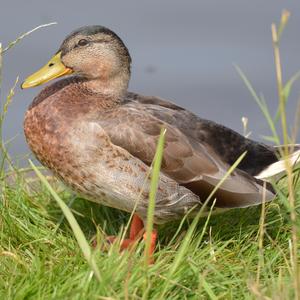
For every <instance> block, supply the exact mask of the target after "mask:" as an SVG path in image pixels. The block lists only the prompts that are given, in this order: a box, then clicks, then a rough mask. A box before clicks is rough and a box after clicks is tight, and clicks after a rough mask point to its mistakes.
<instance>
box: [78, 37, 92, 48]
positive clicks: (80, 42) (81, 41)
mask: <svg viewBox="0 0 300 300" xmlns="http://www.w3.org/2000/svg"><path fill="white" fill-rule="evenodd" d="M88 43H89V41H88V40H86V39H81V40H79V41H78V43H77V45H78V46H81V47H82V46H85V45H87V44H88Z"/></svg>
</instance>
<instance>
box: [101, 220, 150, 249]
mask: <svg viewBox="0 0 300 300" xmlns="http://www.w3.org/2000/svg"><path fill="white" fill-rule="evenodd" d="M143 230H144V222H143V221H142V220H141V218H140V217H139V216H138V215H136V214H135V215H133V217H132V221H131V224H130V230H129V239H124V240H123V241H122V243H121V245H120V250H125V249H128V248H130V247H131V246H132V245H133V244H134V243H135V242H136V241H138V240H139V239H140V238H141V237H142V232H143ZM115 240H116V237H115V236H109V237H107V241H108V242H110V243H113V242H115Z"/></svg>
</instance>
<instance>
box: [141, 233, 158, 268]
mask: <svg viewBox="0 0 300 300" xmlns="http://www.w3.org/2000/svg"><path fill="white" fill-rule="evenodd" d="M143 239H144V241H146V240H147V235H146V232H145V233H144V235H143ZM156 239H157V231H156V229H153V231H152V232H151V241H150V248H149V256H148V257H149V261H148V264H153V263H154V259H153V253H154V250H155V247H156Z"/></svg>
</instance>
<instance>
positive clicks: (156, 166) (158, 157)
mask: <svg viewBox="0 0 300 300" xmlns="http://www.w3.org/2000/svg"><path fill="white" fill-rule="evenodd" d="M165 134H166V129H164V128H162V129H161V132H160V136H159V139H158V143H157V147H156V153H155V156H154V163H153V170H152V173H151V183H150V193H149V204H148V211H147V224H146V246H145V265H146V266H147V265H149V261H150V252H149V251H150V246H151V234H152V231H153V218H154V210H155V199H156V192H157V187H158V182H159V174H160V167H161V162H162V158H163V151H164V142H165Z"/></svg>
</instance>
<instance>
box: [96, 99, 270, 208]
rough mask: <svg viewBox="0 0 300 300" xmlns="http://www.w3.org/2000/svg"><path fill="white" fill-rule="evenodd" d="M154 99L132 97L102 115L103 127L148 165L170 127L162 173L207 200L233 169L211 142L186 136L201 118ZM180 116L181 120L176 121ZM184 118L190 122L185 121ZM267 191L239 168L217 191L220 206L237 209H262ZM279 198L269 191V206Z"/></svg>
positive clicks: (217, 201)
mask: <svg viewBox="0 0 300 300" xmlns="http://www.w3.org/2000/svg"><path fill="white" fill-rule="evenodd" d="M153 100H154V99H153V98H152V101H151V103H149V101H148V99H147V97H143V96H139V95H138V96H136V97H133V96H131V95H130V94H129V96H128V97H127V98H126V100H125V101H124V103H123V104H122V105H120V106H119V107H117V108H114V109H112V110H106V111H105V112H103V113H101V115H100V116H99V118H98V120H97V122H98V123H99V124H100V125H101V127H102V128H103V129H104V130H105V132H106V133H107V134H108V136H109V137H110V139H111V142H112V143H113V144H114V145H116V146H119V147H121V148H123V149H126V150H127V151H128V152H129V153H130V154H131V155H133V156H134V157H135V158H137V159H139V160H141V161H143V162H144V163H145V164H147V165H148V166H150V164H151V163H152V160H153V157H154V154H155V149H156V144H157V141H158V137H159V134H160V130H161V128H165V129H166V135H165V148H164V156H163V162H162V167H161V171H162V172H163V173H164V174H165V175H167V176H168V177H170V178H172V179H173V180H175V181H176V182H177V183H179V184H180V185H183V186H185V187H187V188H188V189H190V190H191V191H192V192H194V193H195V194H197V195H198V196H199V197H200V200H202V201H205V199H206V198H207V197H208V196H209V194H210V193H211V191H212V190H213V189H214V187H215V186H216V185H217V184H218V183H219V181H220V180H221V179H222V178H223V177H224V176H225V174H226V173H227V171H228V169H229V168H230V165H229V164H228V163H227V161H226V159H225V160H224V158H223V157H222V156H221V155H220V154H219V153H218V152H217V151H215V149H214V147H212V146H211V145H210V144H209V143H207V142H206V141H205V139H199V138H196V137H194V136H193V134H190V133H189V134H187V133H186V132H188V129H189V128H190V130H191V131H194V130H196V129H195V128H194V124H193V120H194V119H195V117H196V116H195V115H193V114H192V113H189V114H190V115H189V114H188V112H187V111H186V110H184V109H182V108H180V107H178V106H176V105H174V104H172V103H170V102H167V101H164V100H161V99H159V98H156V100H155V101H153ZM178 112H180V113H181V115H180V118H179V117H178V116H176V113H178ZM188 117H190V118H188ZM192 117H193V118H192ZM184 118H187V119H185V121H183V119H184ZM196 118H198V117H196ZM198 120H200V119H199V118H198ZM180 122H181V124H180ZM203 134H206V133H205V132H204V133H203ZM237 158H238V157H237ZM263 190H264V188H263V182H262V181H260V180H257V179H255V178H254V177H252V176H250V175H249V174H247V173H246V172H245V171H243V170H240V169H236V170H235V171H234V172H233V173H232V174H231V175H230V176H229V177H228V178H227V179H226V180H225V182H224V183H223V184H222V185H221V187H220V188H219V190H218V191H217V192H216V194H215V196H216V199H217V200H216V206H217V207H224V208H227V207H228V208H229V207H230V208H233V207H246V206H251V205H256V204H259V203H261V202H262V197H263V196H262V195H263V193H264V192H263ZM273 197H274V194H273V191H272V188H271V187H270V186H267V189H266V192H265V199H266V201H268V200H272V199H273Z"/></svg>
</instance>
